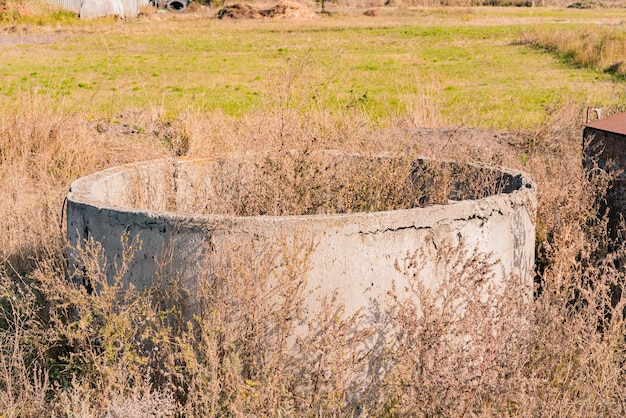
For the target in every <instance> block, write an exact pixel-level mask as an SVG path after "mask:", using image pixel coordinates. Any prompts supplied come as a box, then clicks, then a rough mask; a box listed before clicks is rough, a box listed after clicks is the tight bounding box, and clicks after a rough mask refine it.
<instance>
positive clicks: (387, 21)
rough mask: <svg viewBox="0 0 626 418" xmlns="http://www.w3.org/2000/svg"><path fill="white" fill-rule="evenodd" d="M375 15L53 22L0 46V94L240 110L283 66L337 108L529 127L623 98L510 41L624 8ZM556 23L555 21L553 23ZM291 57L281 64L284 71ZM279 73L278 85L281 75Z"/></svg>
mask: <svg viewBox="0 0 626 418" xmlns="http://www.w3.org/2000/svg"><path fill="white" fill-rule="evenodd" d="M387 13H389V15H387V14H385V15H382V16H379V17H377V18H367V17H364V16H359V15H356V14H353V15H347V16H345V18H343V17H331V18H324V19H321V20H319V21H305V22H297V21H219V20H217V19H213V18H199V17H197V18H194V17H185V18H181V17H172V18H169V19H167V20H162V21H156V22H155V21H149V20H137V21H132V22H125V23H111V22H110V21H108V20H106V21H102V22H100V23H98V22H95V23H92V26H90V27H88V28H82V29H67V30H62V31H61V32H62V33H63V35H66V36H64V37H63V38H60V39H59V40H57V41H54V42H53V43H50V44H26V45H14V46H3V47H1V48H0V103H2V105H3V108H5V109H6V108H11V107H12V106H18V105H19V103H21V102H22V101H23V98H24V96H25V95H26V96H30V97H32V96H33V95H35V96H37V95H44V96H50V97H52V98H53V102H54V103H55V107H57V108H59V109H62V110H64V111H69V112H82V113H87V114H91V115H93V116H94V117H95V116H99V115H109V116H113V115H115V114H116V113H117V112H119V110H120V109H124V108H151V107H152V108H158V109H160V110H161V112H164V113H165V114H167V115H170V116H175V115H177V114H179V113H180V112H181V111H183V110H185V109H189V108H193V109H196V110H203V111H204V110H206V111H214V110H218V109H219V110H221V111H224V112H225V113H227V114H231V115H241V114H243V113H245V112H246V111H248V110H251V109H253V108H255V107H257V106H263V105H264V103H265V100H266V99H267V98H268V97H270V98H271V97H273V95H275V93H276V90H277V89H276V87H277V85H278V86H279V88H284V87H285V86H284V84H282V81H284V80H283V78H284V76H285V74H286V73H290V74H291V77H292V78H294V79H293V80H292V84H291V85H290V87H289V88H290V89H292V93H293V92H299V93H301V94H302V98H303V99H305V100H306V99H307V96H308V98H313V97H315V99H314V100H313V101H312V102H310V101H309V103H308V104H306V105H305V104H303V105H304V106H311V105H315V100H318V102H319V100H321V99H322V98H323V99H324V101H325V102H324V103H323V106H325V107H330V108H331V109H333V110H335V111H342V110H343V109H345V108H352V107H356V108H358V109H361V110H362V111H364V112H365V113H366V114H367V115H369V116H370V117H371V118H372V119H373V120H388V117H389V116H390V115H394V114H402V113H405V112H407V111H410V109H413V108H415V106H417V105H416V103H418V101H419V100H420V98H421V97H423V96H424V95H425V94H426V95H427V96H429V98H430V101H431V102H432V103H433V105H436V106H439V107H440V109H441V114H442V116H443V120H442V123H445V124H452V125H454V124H463V125H467V126H480V127H489V128H498V129H514V128H528V127H530V126H533V125H534V124H536V123H538V122H540V121H541V119H542V117H543V115H544V113H545V107H546V106H549V105H550V103H554V102H562V101H568V100H575V101H578V102H584V103H589V104H593V105H600V106H611V105H615V103H616V101H620V100H623V94H620V93H621V92H620V90H622V92H623V88H621V87H620V85H616V82H615V80H614V79H613V78H612V77H611V76H610V75H608V74H603V73H600V72H596V71H591V70H582V69H574V68H571V67H568V66H567V65H565V64H563V63H561V62H560V61H559V60H558V59H555V58H554V57H552V56H551V55H549V54H546V53H544V52H542V51H539V50H536V49H532V48H530V47H528V46H525V45H520V44H519V43H518V42H517V41H519V39H520V37H522V36H523V34H524V33H525V32H526V31H529V30H530V28H533V27H535V25H541V24H543V23H544V22H546V23H550V24H552V25H561V27H562V30H564V31H567V30H570V29H571V28H572V27H573V26H572V25H573V24H574V23H573V22H590V21H596V22H599V24H602V22H605V23H606V22H608V21H609V20H611V19H612V20H615V19H619V18H620V16H622V15H623V16H625V17H626V12H623V11H622V12H618V13H615V12H613V11H611V13H609V12H605V14H601V13H600V12H598V11H590V12H589V13H584V12H581V11H577V10H574V11H569V10H551V9H547V10H540V9H538V10H531V9H520V8H515V9H502V10H500V9H497V10H494V9H488V8H478V9H451V10H448V9H433V10H428V9H416V10H403V11H399V12H397V13H394V14H391V12H387ZM558 22H563V23H562V24H559V23H558ZM288 68H291V70H288ZM277 83H278V84H277Z"/></svg>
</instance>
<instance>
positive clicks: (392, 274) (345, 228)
mask: <svg viewBox="0 0 626 418" xmlns="http://www.w3.org/2000/svg"><path fill="white" fill-rule="evenodd" d="M212 164H213V163H212V162H207V161H198V160H178V161H174V162H172V161H156V162H146V163H138V164H130V165H126V166H121V167H115V168H111V169H108V170H105V171H102V172H99V173H95V174H93V175H90V176H87V177H85V178H82V179H80V180H77V181H75V182H74V183H73V184H72V186H71V189H70V192H69V194H68V205H67V234H68V238H69V241H70V243H71V245H72V246H76V245H79V244H80V243H81V242H82V240H84V239H85V238H86V237H91V238H93V239H95V240H97V241H98V242H100V243H102V246H103V248H104V250H105V254H106V256H107V258H108V259H109V262H110V263H113V262H114V261H115V260H116V259H117V260H119V259H120V258H121V254H122V249H121V244H120V237H121V236H122V235H123V234H128V236H129V237H130V239H131V240H132V239H133V238H136V237H138V239H140V240H141V249H140V250H139V251H137V253H136V254H135V257H134V259H133V260H132V262H131V264H130V271H129V272H128V274H127V275H126V276H125V278H124V280H125V281H126V282H127V283H133V284H134V285H135V286H136V287H138V288H140V289H141V288H143V287H146V286H149V285H150V283H153V280H155V277H157V278H158V279H159V280H163V279H164V278H167V277H173V276H179V277H180V276H184V277H185V280H188V283H189V287H190V290H191V291H192V293H193V289H194V288H195V287H196V286H197V282H196V280H197V277H198V272H199V271H201V270H202V268H203V263H204V260H205V258H206V254H207V251H212V252H216V251H217V252H219V248H220V246H221V245H223V244H224V243H225V242H226V241H232V240H235V241H236V240H242V241H249V240H251V239H252V238H254V239H257V240H259V239H260V240H265V241H268V242H279V241H281V242H282V241H285V242H291V243H293V242H296V241H303V240H311V241H312V242H314V243H315V247H314V250H313V251H312V253H311V254H310V259H309V262H310V263H309V267H310V270H309V272H308V274H307V282H308V285H307V286H308V293H307V294H309V298H308V300H307V305H308V306H307V310H308V312H309V314H310V315H316V314H317V313H318V312H319V309H320V298H323V297H327V296H328V297H329V296H331V295H332V293H333V292H337V295H338V300H339V301H340V302H341V303H343V304H344V305H345V307H346V314H350V313H353V312H356V311H357V310H358V309H359V308H362V307H364V306H366V305H367V304H369V303H371V302H372V300H377V299H382V298H384V297H385V295H387V293H388V292H389V291H390V290H391V289H392V287H393V286H395V288H396V289H399V291H400V292H403V290H402V289H404V288H405V287H406V285H407V281H406V280H407V278H406V276H405V275H403V274H402V273H401V272H400V271H398V270H397V269H396V267H395V266H396V263H397V262H400V263H402V260H404V258H405V257H406V255H407V253H413V252H415V251H416V250H417V249H419V250H420V251H421V257H422V258H423V260H422V261H423V266H422V267H423V273H422V280H423V281H424V283H425V284H426V286H428V287H431V288H434V287H437V286H438V283H440V282H441V280H442V279H443V278H444V277H445V275H447V274H450V272H449V271H446V269H447V268H449V266H447V265H444V264H443V262H442V261H441V260H440V258H439V255H440V252H441V251H442V249H443V248H447V247H460V248H461V249H462V251H461V253H462V254H461V257H467V258H468V259H469V258H471V257H472V256H473V254H475V253H474V252H475V251H477V252H478V253H481V254H487V255H488V256H489V258H490V259H491V260H492V261H493V262H494V263H495V267H494V277H493V278H492V280H493V282H494V283H495V284H496V285H497V284H499V283H502V281H503V279H504V278H506V277H510V276H512V275H514V276H518V277H519V278H520V279H521V280H522V281H523V282H525V283H529V284H532V280H533V277H534V270H533V269H534V251H535V249H534V243H535V210H536V200H535V193H536V189H535V186H534V184H533V183H532V182H531V180H530V179H529V177H528V176H527V175H526V174H524V173H521V172H516V171H512V170H502V171H501V173H502V174H503V175H506V176H507V178H509V179H510V180H511V184H510V186H509V188H508V190H506V192H503V193H499V194H495V195H491V196H487V197H484V198H482V199H477V200H461V201H456V202H452V203H450V204H447V205H432V206H428V207H417V208H412V209H403V210H393V211H386V212H371V213H351V214H338V215H307V216H249V217H238V216H226V215H220V214H204V215H199V214H195V213H193V212H189V211H190V210H193V206H194V204H196V203H197V202H195V203H194V202H193V201H194V200H197V199H198V196H201V197H202V196H203V197H204V198H206V199H211V198H213V199H215V198H217V197H216V196H215V195H212V193H213V192H212V190H213V189H212V186H211V181H212V179H211V172H212V171H213V169H214V165H212ZM173 170H174V171H175V172H176V176H174V177H175V180H173V179H174V177H173V176H172V173H173ZM499 172H500V171H499ZM242 175H243V174H242ZM200 180H201V181H200ZM147 206H149V207H151V208H153V209H146V208H145V207H147ZM142 207H143V208H142ZM154 208H156V209H154ZM174 208H176V209H178V211H176V212H174V211H168V209H170V210H171V209H174ZM186 211H187V212H186ZM70 260H71V262H72V263H74V264H76V263H77V261H76V257H75V254H74V253H73V252H72V251H70ZM77 267H78V268H79V269H80V266H77ZM189 309H192V310H193V309H194V308H193V302H192V301H190V307H189Z"/></svg>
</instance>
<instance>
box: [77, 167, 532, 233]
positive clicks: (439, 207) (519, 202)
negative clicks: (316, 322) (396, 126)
mask: <svg viewBox="0 0 626 418" xmlns="http://www.w3.org/2000/svg"><path fill="white" fill-rule="evenodd" d="M220 157H223V158H242V157H243V158H245V156H241V155H233V156H220ZM214 159H215V157H211V158H177V159H157V160H148V161H140V162H133V163H127V164H123V165H120V166H115V167H111V168H107V169H105V170H102V171H98V172H96V173H93V174H90V175H87V176H85V177H82V178H80V179H78V180H75V181H74V182H72V184H71V186H70V190H69V193H68V195H67V199H68V201H71V202H74V203H77V204H82V205H88V206H92V207H95V208H100V209H105V210H114V211H118V212H126V213H129V214H135V215H144V216H146V217H148V218H154V219H157V218H158V219H164V220H167V221H170V222H175V223H178V224H181V223H182V224H185V225H198V226H200V225H206V224H215V223H223V222H228V221H230V222H235V223H238V224H247V223H254V224H257V225H258V224H259V223H261V224H262V223H269V224H274V225H275V224H276V223H279V222H285V223H292V222H293V223H296V222H297V223H300V222H302V221H312V222H315V221H317V222H324V221H330V220H334V221H337V220H344V221H359V222H363V221H365V220H367V219H368V218H371V219H372V220H381V219H385V217H387V218H391V217H394V216H396V215H405V216H406V215H408V214H410V213H416V214H417V213H422V214H425V215H426V214H427V215H429V216H424V217H415V218H414V222H413V227H416V228H421V227H428V226H432V221H429V220H431V219H432V217H433V216H435V215H436V214H438V213H441V215H442V216H441V220H440V222H438V223H444V222H446V221H449V220H454V219H456V218H457V215H458V216H460V217H463V214H468V213H469V212H470V211H471V213H472V214H473V216H476V217H482V216H488V215H489V213H492V212H493V211H494V210H498V211H500V212H502V213H505V212H508V210H507V209H506V208H507V207H508V208H509V210H512V208H516V207H519V206H529V203H530V207H532V209H533V210H534V209H535V208H536V199H535V195H536V192H537V186H536V184H535V183H534V182H533V180H532V179H531V177H530V175H529V174H528V173H526V172H524V171H521V170H515V169H511V168H506V167H501V166H492V165H488V164H482V163H460V164H465V165H467V166H470V167H476V168H486V169H490V170H494V171H497V172H501V173H503V174H508V175H511V176H513V177H516V178H518V179H520V180H521V181H520V184H519V187H517V188H516V189H515V190H513V191H512V192H510V193H497V194H493V195H490V196H486V197H483V198H480V199H472V200H461V201H456V202H452V203H448V204H435V205H432V206H427V207H416V208H410V209H396V210H389V211H381V212H353V213H337V214H316V215H283V216H272V215H254V216H237V215H224V214H219V213H215V214H198V213H194V212H179V211H162V210H151V209H143V208H137V207H133V206H128V205H117V204H111V203H110V202H108V201H107V200H106V199H103V198H102V197H101V196H97V195H95V194H94V193H92V186H94V185H96V184H98V183H99V182H101V181H105V180H106V179H107V178H110V177H112V176H115V175H120V174H121V173H123V172H125V171H128V170H132V169H136V168H143V167H150V166H157V165H160V164H163V165H167V164H172V163H180V164H193V163H201V162H207V161H211V160H214ZM424 160H427V161H434V162H442V163H444V162H449V161H443V160H441V161H440V160H434V159H430V158H424ZM456 163H459V162H456ZM529 199H530V201H529ZM505 201H506V202H508V204H507V205H503V203H504V202H505ZM477 203H484V204H482V205H479V209H478V210H477V208H476V204H477ZM498 203H500V204H498ZM496 208H497V209H496ZM529 214H530V215H531V217H532V218H534V215H533V214H532V213H529ZM379 229H380V230H384V228H382V225H381V228H379Z"/></svg>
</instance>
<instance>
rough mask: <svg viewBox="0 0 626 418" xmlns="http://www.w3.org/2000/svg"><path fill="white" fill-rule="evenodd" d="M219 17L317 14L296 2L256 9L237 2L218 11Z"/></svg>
mask: <svg viewBox="0 0 626 418" xmlns="http://www.w3.org/2000/svg"><path fill="white" fill-rule="evenodd" d="M217 17H218V18H219V19H224V18H228V19H261V18H266V17H267V18H274V19H314V18H317V15H316V14H315V12H313V10H311V9H310V8H308V7H306V6H304V5H302V4H300V3H296V2H287V1H284V2H280V3H278V4H277V5H275V6H273V7H271V8H269V9H264V10H259V9H256V8H254V7H252V6H250V5H249V4H244V3H235V4H231V5H229V6H225V7H223V8H221V9H220V10H218V11H217Z"/></svg>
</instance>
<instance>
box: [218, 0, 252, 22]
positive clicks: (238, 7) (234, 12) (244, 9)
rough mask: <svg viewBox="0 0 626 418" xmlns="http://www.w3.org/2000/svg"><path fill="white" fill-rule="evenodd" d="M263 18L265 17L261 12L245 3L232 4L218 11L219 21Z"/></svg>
mask: <svg viewBox="0 0 626 418" xmlns="http://www.w3.org/2000/svg"><path fill="white" fill-rule="evenodd" d="M262 17H264V16H263V15H262V14H261V12H259V11H258V10H257V9H255V8H254V7H252V6H250V5H249V4H244V3H235V4H231V5H229V6H225V7H222V8H221V9H219V10H218V11H217V18H218V19H224V18H226V19H260V18H262Z"/></svg>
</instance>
